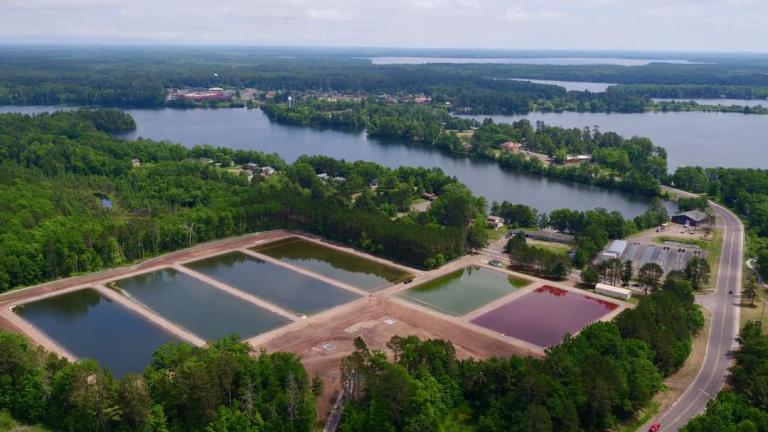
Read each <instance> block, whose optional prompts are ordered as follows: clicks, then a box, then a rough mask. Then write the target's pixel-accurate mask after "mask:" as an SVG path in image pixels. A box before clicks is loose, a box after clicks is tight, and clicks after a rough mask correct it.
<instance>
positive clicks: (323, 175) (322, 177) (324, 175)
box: [317, 173, 331, 181]
mask: <svg viewBox="0 0 768 432" xmlns="http://www.w3.org/2000/svg"><path fill="white" fill-rule="evenodd" d="M317 178H319V179H320V180H322V181H328V179H329V178H331V176H329V175H328V174H326V173H321V174H318V175H317Z"/></svg>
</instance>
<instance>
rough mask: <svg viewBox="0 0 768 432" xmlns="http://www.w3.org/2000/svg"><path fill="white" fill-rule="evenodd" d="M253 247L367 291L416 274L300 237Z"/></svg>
mask: <svg viewBox="0 0 768 432" xmlns="http://www.w3.org/2000/svg"><path fill="white" fill-rule="evenodd" d="M251 249H252V250H254V251H256V252H259V253H262V254H264V255H267V256H270V257H272V258H275V259H278V260H280V261H283V262H287V263H289V264H293V265H296V266H299V267H304V268H306V269H308V270H311V271H313V272H315V273H318V274H321V275H323V276H326V277H329V278H331V279H335V280H338V281H341V282H344V283H347V284H350V285H352V286H355V287H357V288H360V289H363V290H366V291H376V290H378V289H382V288H384V287H387V286H389V285H391V284H393V283H396V282H400V281H402V280H404V279H406V278H409V277H412V275H411V274H409V273H406V272H404V271H401V270H399V269H397V268H395V267H392V266H388V265H386V264H383V263H380V262H376V261H371V260H368V259H365V258H362V257H360V256H357V255H353V254H351V253H346V252H342V251H340V250H338V249H334V248H331V247H327V246H323V245H320V244H318V243H315V242H313V241H309V240H305V239H302V238H299V237H290V238H287V239H283V240H277V241H273V242H269V243H267V244H264V245H261V246H256V247H254V248H251Z"/></svg>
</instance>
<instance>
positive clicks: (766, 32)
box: [0, 0, 768, 52]
mask: <svg viewBox="0 0 768 432" xmlns="http://www.w3.org/2000/svg"><path fill="white" fill-rule="evenodd" d="M0 41H1V42H2V43H77V44H82V43H87V44H165V45H176V44H190V45H255V46H261V45H278V46H279V45H291V46H329V47H406V48H487V49H566V50H640V51H643V50H645V51H730V52H734V51H754V52H765V51H766V50H768V45H766V43H765V41H768V0H507V1H502V0H357V1H356V0H0Z"/></svg>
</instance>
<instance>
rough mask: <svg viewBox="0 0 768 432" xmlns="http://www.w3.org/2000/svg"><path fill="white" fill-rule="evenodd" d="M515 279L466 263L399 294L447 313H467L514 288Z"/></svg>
mask: <svg viewBox="0 0 768 432" xmlns="http://www.w3.org/2000/svg"><path fill="white" fill-rule="evenodd" d="M516 284H517V285H520V283H519V281H516V280H514V279H510V278H509V277H508V276H506V275H504V274H501V273H499V272H495V271H493V270H487V269H480V268H476V267H466V268H463V269H461V270H457V271H455V272H452V273H449V274H447V275H445V276H442V277H439V278H437V279H434V280H431V281H429V282H427V283H424V284H422V285H419V286H416V287H413V288H411V289H409V290H407V291H405V292H404V293H402V294H400V295H401V296H402V297H403V298H406V299H408V300H411V301H414V302H416V303H419V304H423V305H425V306H427V307H430V308H432V309H435V310H437V311H440V312H443V313H447V314H449V315H454V316H460V315H464V314H466V313H469V312H471V311H473V310H475V309H477V308H479V307H481V306H483V305H486V304H488V303H490V302H492V301H494V300H496V299H498V298H501V297H503V296H505V295H507V294H511V293H513V292H515V291H517V289H518V288H517V287H516V286H515V285H516Z"/></svg>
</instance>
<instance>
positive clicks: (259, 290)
mask: <svg viewBox="0 0 768 432" xmlns="http://www.w3.org/2000/svg"><path fill="white" fill-rule="evenodd" d="M185 266H186V267H189V268H191V269H192V270H195V271H198V272H200V273H203V274H205V275H208V276H210V277H212V278H214V279H217V280H219V281H221V282H224V283H225V284H227V285H230V286H232V287H235V288H237V289H240V290H242V291H245V292H247V293H249V294H252V295H254V296H256V297H259V298H261V299H264V300H266V301H268V302H270V303H272V304H275V305H278V306H280V307H282V308H284V309H287V310H290V311H294V312H297V313H300V314H306V315H310V314H313V313H317V312H320V311H322V310H325V309H328V308H332V307H334V306H337V305H340V304H342V303H347V302H350V301H352V300H355V299H357V298H358V297H359V295H357V294H355V293H353V292H351V291H348V290H345V289H342V288H338V287H335V286H333V285H329V284H327V283H325V282H322V281H320V280H317V279H314V278H311V277H309V276H304V275H303V274H301V273H297V272H294V271H291V270H289V269H286V268H283V267H280V266H278V265H275V264H272V263H268V262H265V261H263V260H260V259H258V258H254V257H251V256H248V255H246V254H244V253H241V252H230V253H227V254H223V255H217V256H215V257H211V258H207V259H204V260H201V261H195V262H193V263H187V264H185Z"/></svg>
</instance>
